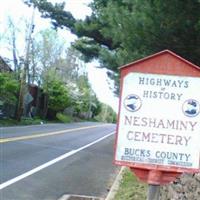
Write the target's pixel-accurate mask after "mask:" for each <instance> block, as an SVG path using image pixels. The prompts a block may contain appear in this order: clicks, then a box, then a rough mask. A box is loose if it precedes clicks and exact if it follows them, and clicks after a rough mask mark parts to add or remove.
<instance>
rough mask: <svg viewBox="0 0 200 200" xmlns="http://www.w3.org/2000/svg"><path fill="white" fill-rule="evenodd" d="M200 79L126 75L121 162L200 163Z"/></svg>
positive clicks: (184, 165)
mask: <svg viewBox="0 0 200 200" xmlns="http://www.w3.org/2000/svg"><path fill="white" fill-rule="evenodd" d="M199 158H200V78H193V77H183V76H171V75H170V76H169V75H156V74H143V73H129V74H128V75H126V76H125V77H124V80H123V86H122V95H121V105H120V118H119V124H118V138H117V144H116V157H115V159H116V161H120V162H126V163H127V162H128V163H140V164H156V165H162V166H175V167H181V168H193V169H194V168H195V169H198V168H199Z"/></svg>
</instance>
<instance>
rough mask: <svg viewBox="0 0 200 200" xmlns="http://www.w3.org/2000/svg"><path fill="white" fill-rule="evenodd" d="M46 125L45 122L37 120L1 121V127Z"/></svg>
mask: <svg viewBox="0 0 200 200" xmlns="http://www.w3.org/2000/svg"><path fill="white" fill-rule="evenodd" d="M41 123H45V122H44V120H42V119H39V118H35V119H31V118H22V119H21V121H20V122H19V121H17V120H15V119H11V118H7V119H0V127H2V126H18V125H37V124H41Z"/></svg>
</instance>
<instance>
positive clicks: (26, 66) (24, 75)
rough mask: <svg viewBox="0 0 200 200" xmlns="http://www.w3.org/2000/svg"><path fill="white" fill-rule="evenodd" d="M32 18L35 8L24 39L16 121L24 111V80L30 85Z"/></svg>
mask: <svg viewBox="0 0 200 200" xmlns="http://www.w3.org/2000/svg"><path fill="white" fill-rule="evenodd" d="M34 16H35V7H33V12H32V17H31V23H30V25H29V27H28V34H27V39H26V41H27V42H26V47H25V59H24V68H23V69H22V73H21V81H20V92H19V101H18V106H17V115H16V118H17V121H20V120H21V116H22V114H23V110H24V96H25V92H26V79H27V77H28V84H29V83H30V76H29V54H30V44H31V36H32V33H33V28H34Z"/></svg>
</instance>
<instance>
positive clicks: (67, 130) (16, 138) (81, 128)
mask: <svg viewBox="0 0 200 200" xmlns="http://www.w3.org/2000/svg"><path fill="white" fill-rule="evenodd" d="M101 126H107V125H105V124H101V125H95V126H85V127H80V128H73V129H65V130H62V131H54V132H50V133H41V134H35V135H25V136H20V137H10V138H3V139H0V143H6V142H14V141H18V140H29V139H33V138H39V137H46V136H51V135H59V134H63V133H68V132H74V131H81V130H85V129H91V128H97V127H101Z"/></svg>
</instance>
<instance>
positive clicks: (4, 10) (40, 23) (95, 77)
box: [0, 0, 118, 112]
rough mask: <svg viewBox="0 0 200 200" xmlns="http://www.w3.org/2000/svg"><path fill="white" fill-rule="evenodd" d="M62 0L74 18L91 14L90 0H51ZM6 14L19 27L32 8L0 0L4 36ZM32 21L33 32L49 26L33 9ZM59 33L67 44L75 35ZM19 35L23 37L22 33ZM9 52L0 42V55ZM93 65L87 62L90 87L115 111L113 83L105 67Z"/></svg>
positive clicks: (0, 31)
mask: <svg viewBox="0 0 200 200" xmlns="http://www.w3.org/2000/svg"><path fill="white" fill-rule="evenodd" d="M49 1H50V0H49ZM63 1H65V3H66V4H65V9H66V10H68V11H70V12H71V13H72V14H73V16H74V17H75V18H78V19H84V18H85V16H86V15H90V14H91V9H90V8H89V7H88V6H87V5H88V4H89V3H90V2H91V0H51V2H53V3H54V2H63ZM8 16H11V17H12V19H14V21H15V23H16V24H17V25H18V26H17V28H20V26H21V19H22V18H26V19H27V20H28V19H30V18H31V16H32V9H31V8H29V7H28V6H26V5H25V4H24V3H23V2H22V0H0V36H1V35H4V36H6V34H7V30H6V24H7V21H8ZM34 21H35V24H36V26H35V29H34V32H39V31H40V30H42V29H44V28H50V27H51V24H50V23H49V22H50V21H49V20H48V19H42V18H41V17H40V14H39V12H37V11H35V17H34ZM59 35H60V36H61V37H63V38H64V39H65V41H66V44H67V45H70V43H71V42H73V41H74V40H75V39H76V36H75V35H73V34H71V33H70V32H69V31H67V30H59ZM21 37H22V38H23V35H21ZM17 46H21V48H22V49H23V48H24V44H23V42H22V40H20V39H19V40H18V43H17ZM9 54H10V51H9V49H8V48H7V46H5V45H4V43H1V44H0V55H1V56H3V57H9V56H10V55H9ZM95 66H99V64H98V62H97V61H94V62H92V63H88V64H87V70H88V78H89V81H90V83H91V85H92V88H93V90H94V91H95V92H96V94H97V97H98V98H99V100H100V101H101V102H103V103H107V104H109V105H110V106H111V107H112V108H113V109H114V110H115V111H116V112H117V110H118V98H117V97H115V96H114V94H113V92H112V89H110V88H113V84H114V83H113V81H112V80H110V79H109V78H108V77H107V74H106V69H99V68H96V67H95Z"/></svg>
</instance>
